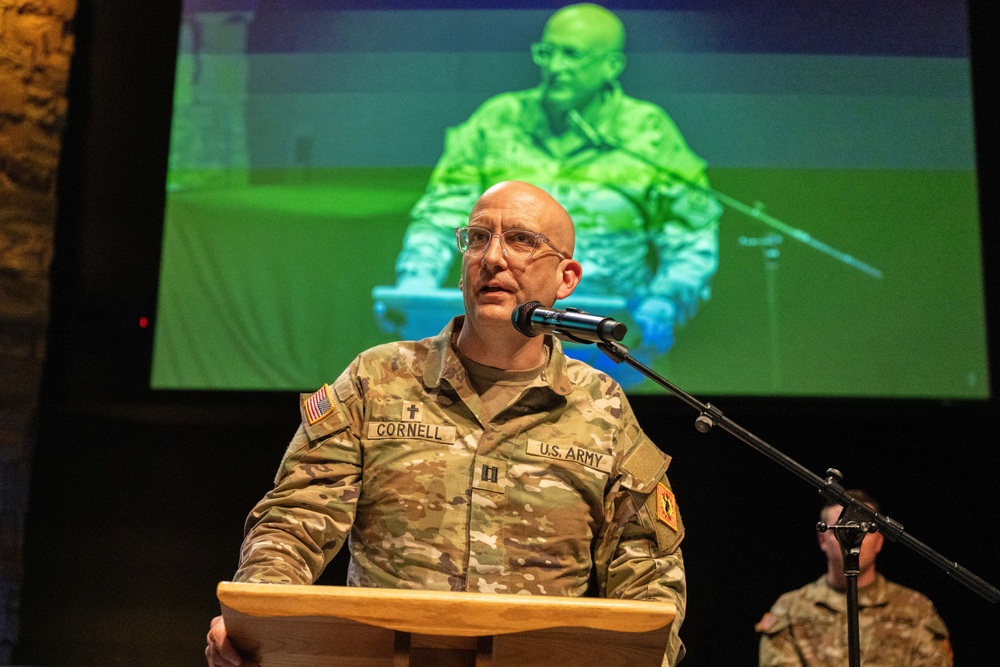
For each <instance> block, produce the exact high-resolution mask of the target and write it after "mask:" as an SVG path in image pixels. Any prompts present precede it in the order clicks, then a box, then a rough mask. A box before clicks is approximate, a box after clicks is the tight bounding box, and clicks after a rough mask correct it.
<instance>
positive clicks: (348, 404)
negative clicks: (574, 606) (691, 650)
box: [236, 318, 685, 665]
mask: <svg viewBox="0 0 1000 667" xmlns="http://www.w3.org/2000/svg"><path fill="white" fill-rule="evenodd" d="M462 321H463V319H462V318H457V319H456V320H453V322H452V323H451V324H449V325H448V327H446V328H445V330H444V331H442V333H441V334H440V335H439V336H437V337H433V338H428V339H424V340H422V341H417V342H401V343H391V344H387V345H382V346H379V347H376V348H373V349H371V350H368V351H367V352H364V353H362V354H361V355H360V356H359V357H358V358H357V359H356V360H355V361H354V362H353V363H352V364H351V366H350V367H349V368H348V369H347V370H346V371H345V372H344V373H343V374H342V375H341V376H340V378H339V379H338V380H337V381H336V382H335V383H334V384H333V385H332V386H330V387H329V388H328V389H327V387H324V388H323V389H321V390H320V391H321V392H326V391H327V390H328V391H329V394H330V398H331V401H330V404H329V406H324V405H323V404H322V403H321V402H316V401H314V402H313V413H312V416H313V418H314V419H313V421H314V423H312V424H310V414H311V413H310V410H309V396H308V395H307V396H303V399H302V406H303V407H302V415H303V425H302V426H301V427H300V428H299V430H298V431H297V433H296V434H295V437H294V438H293V440H292V442H291V445H290V446H289V448H288V451H287V452H286V453H285V457H284V459H283V461H282V463H281V467H280V469H279V471H278V475H277V478H276V480H275V488H274V490H272V491H271V492H270V493H268V494H267V495H266V496H265V497H264V498H263V499H262V500H261V501H260V503H258V504H257V506H256V507H255V508H254V509H253V511H252V512H251V514H250V516H249V518H248V519H247V527H246V539H245V541H244V544H243V548H242V552H241V562H240V568H239V571H238V573H237V575H236V579H237V580H238V581H249V582H276V583H296V584H303V583H311V582H313V581H314V580H315V579H316V577H317V576H318V575H319V574H320V572H321V571H322V570H323V568H324V567H325V566H326V564H327V563H328V562H329V561H330V559H331V558H333V556H334V555H335V554H336V553H337V551H338V550H339V549H340V548H341V546H342V545H343V543H344V541H345V539H347V537H348V535H349V536H350V551H351V565H350V568H349V573H348V583H349V584H350V585H355V586H381V587H395V588H420V589H431V590H450V591H475V592H481V593H521V594H540V595H570V596H581V595H584V594H585V593H586V592H587V590H588V585H589V584H590V581H591V579H592V577H593V579H594V581H596V585H597V592H598V594H600V595H602V596H606V597H609V598H630V599H650V600H666V601H670V602H673V603H674V604H676V605H677V619H676V621H675V623H674V626H673V632H672V634H671V638H670V645H669V647H668V652H667V656H666V658H665V662H664V664H671V665H672V664H673V662H674V658H675V656H676V654H677V653H678V652H679V651H681V650H682V648H681V644H680V641H679V639H678V638H677V627H678V626H679V625H680V623H681V621H682V619H683V616H684V610H685V578H684V564H683V558H682V554H681V550H680V548H679V543H680V541H681V539H682V537H683V534H684V526H683V524H682V523H681V521H680V517H679V515H678V514H677V513H676V508H675V507H673V506H672V503H670V504H668V505H667V506H666V507H665V510H660V511H661V512H663V511H666V512H668V513H670V516H669V517H668V518H669V519H671V520H672V521H665V520H663V519H662V518H658V507H657V502H658V501H659V502H661V503H663V502H664V500H665V499H669V500H671V501H672V496H671V495H670V493H669V482H668V481H667V478H666V469H667V466H668V464H669V461H670V459H669V457H667V456H666V455H665V454H663V453H661V452H660V451H659V450H658V449H657V448H656V446H655V445H654V444H653V442H652V441H651V440H649V438H648V437H647V436H646V435H645V434H644V433H643V431H642V430H641V429H640V427H639V425H638V423H637V422H636V419H635V416H634V414H633V412H632V410H631V407H630V406H629V404H628V402H627V400H626V398H625V395H624V393H623V392H622V391H621V388H620V387H619V386H618V385H617V384H616V383H615V382H614V381H613V380H611V379H609V378H608V377H607V376H605V375H603V374H599V373H597V372H596V371H594V370H593V369H591V368H590V367H588V366H586V365H584V364H582V363H580V362H577V361H573V360H570V359H568V358H567V357H565V356H564V354H563V353H562V350H561V347H560V345H559V343H558V341H555V340H550V344H551V345H552V352H551V356H550V359H549V361H548V363H547V364H546V366H545V368H544V371H543V372H542V374H541V376H540V377H539V378H538V379H537V380H536V381H535V382H534V383H532V386H531V387H529V388H528V389H527V390H526V391H525V392H524V393H523V394H522V396H521V397H520V398H519V399H518V400H517V401H516V402H515V403H514V404H513V405H511V407H509V408H508V409H507V410H505V411H503V412H501V413H500V414H498V415H497V416H496V417H495V418H494V419H493V420H492V421H490V422H488V423H485V424H484V423H481V421H480V419H479V416H480V415H481V408H482V406H481V404H480V400H479V396H478V395H477V394H476V393H475V391H474V390H473V388H472V386H471V385H470V383H469V381H468V377H467V374H466V371H465V368H464V367H463V365H462V363H461V361H460V359H459V358H458V356H457V355H456V353H455V352H454V350H453V349H452V346H451V339H452V334H453V328H454V331H457V329H458V328H460V327H461V323H462ZM321 396H323V395H322V394H321ZM317 405H318V406H320V408H319V409H320V412H323V411H326V410H327V407H328V408H329V409H328V412H326V414H325V416H322V417H321V418H319V419H315V409H316V406H317ZM390 433H393V434H398V433H403V434H404V437H399V436H398V435H397V436H396V437H388V434H390ZM409 435H412V436H413V437H409ZM383 436H385V437H383ZM660 485H662V486H660ZM658 487H659V488H660V490H659V491H658V490H657V489H658ZM660 516H662V514H661V515H660ZM671 522H672V523H674V526H673V527H672V526H671V525H670V523H671Z"/></svg>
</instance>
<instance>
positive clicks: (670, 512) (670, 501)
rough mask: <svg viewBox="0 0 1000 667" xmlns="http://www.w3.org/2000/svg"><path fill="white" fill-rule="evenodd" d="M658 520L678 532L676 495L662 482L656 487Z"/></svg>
mask: <svg viewBox="0 0 1000 667" xmlns="http://www.w3.org/2000/svg"><path fill="white" fill-rule="evenodd" d="M656 518H657V519H659V520H660V521H662V522H663V523H665V524H667V525H668V526H670V528H671V529H672V530H673V531H674V532H675V533H676V532H677V505H676V502H675V500H674V494H673V492H672V491H671V490H670V489H668V488H667V487H666V485H664V484H663V483H662V482H661V483H659V484H657V485H656Z"/></svg>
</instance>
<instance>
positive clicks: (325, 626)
mask: <svg viewBox="0 0 1000 667" xmlns="http://www.w3.org/2000/svg"><path fill="white" fill-rule="evenodd" d="M217 593H218V597H219V602H220V603H221V604H222V615H223V617H225V620H226V629H227V631H228V633H229V636H230V638H231V639H232V641H233V643H234V644H235V645H236V647H237V648H238V649H240V650H241V651H242V652H243V653H244V654H246V655H248V656H251V657H253V659H254V660H256V661H257V662H259V663H260V665H261V667H320V666H323V667H325V666H327V665H336V666H343V667H432V666H433V667H466V666H468V667H513V666H515V665H516V666H519V667H522V666H523V667H535V666H537V667H554V666H557V665H573V666H574V667H589V666H593V667H608V666H616V665H620V666H621V667H626V666H627V667H646V666H648V667H659V665H660V663H661V660H662V656H663V652H664V649H665V647H666V643H667V638H668V636H669V633H670V624H671V623H672V622H673V620H674V616H675V614H676V609H675V608H674V606H673V605H672V604H667V603H661V602H646V601H638V600H605V599H595V598H565V597H548V596H530V595H490V594H478V593H451V592H440V591H408V590H395V589H382V588H349V587H341V586H290V585H279V584H273V585H271V584H239V583H232V582H222V583H220V584H219V586H218V591H217Z"/></svg>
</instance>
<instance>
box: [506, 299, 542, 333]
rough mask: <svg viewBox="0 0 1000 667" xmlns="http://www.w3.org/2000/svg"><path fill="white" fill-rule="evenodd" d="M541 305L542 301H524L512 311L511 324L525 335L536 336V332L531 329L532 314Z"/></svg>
mask: <svg viewBox="0 0 1000 667" xmlns="http://www.w3.org/2000/svg"><path fill="white" fill-rule="evenodd" d="M541 305H542V302H541V301H528V302H526V303H522V304H521V305H520V306H518V307H517V308H515V309H514V310H513V312H511V314H510V321H511V324H513V325H514V328H515V329H517V330H518V331H520V332H521V333H523V334H524V335H525V336H528V337H531V336H535V335H536V334H535V332H534V331H532V330H531V314H532V313H533V312H535V309H536V308H538V307H539V306H541Z"/></svg>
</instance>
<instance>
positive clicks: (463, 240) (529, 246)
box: [455, 227, 567, 260]
mask: <svg viewBox="0 0 1000 667" xmlns="http://www.w3.org/2000/svg"><path fill="white" fill-rule="evenodd" d="M494 236H498V237H500V249H501V250H502V251H503V254H504V257H510V258H513V259H521V260H525V259H531V257H532V256H533V255H534V254H535V250H536V249H537V248H538V243H539V241H540V242H542V243H544V244H546V245H547V246H549V247H550V248H552V249H553V250H554V251H555V252H556V254H558V255H559V256H560V257H562V258H563V259H567V257H566V255H565V254H564V253H563V252H562V251H561V250H559V248H557V247H555V246H554V245H552V242H551V241H549V240H548V238H546V237H545V234H540V233H538V232H529V231H527V230H524V229H508V230H507V231H505V232H500V233H499V234H494V233H493V232H491V231H490V230H488V229H486V228H484V227H459V228H458V229H456V230H455V237H456V238H457V239H458V249H459V250H461V251H462V254H463V255H481V254H483V253H484V252H486V249H487V248H489V247H490V243H491V242H492V241H493V237H494Z"/></svg>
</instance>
